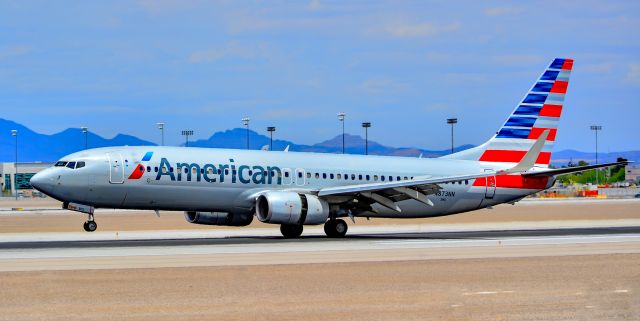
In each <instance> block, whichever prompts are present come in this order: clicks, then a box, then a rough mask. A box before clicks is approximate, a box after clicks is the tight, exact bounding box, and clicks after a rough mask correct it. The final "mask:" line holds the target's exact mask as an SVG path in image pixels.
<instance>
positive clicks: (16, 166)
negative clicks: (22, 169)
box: [11, 129, 18, 201]
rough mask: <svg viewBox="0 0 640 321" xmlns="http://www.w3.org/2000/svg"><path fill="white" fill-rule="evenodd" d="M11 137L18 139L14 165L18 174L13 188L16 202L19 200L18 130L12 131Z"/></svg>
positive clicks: (15, 176)
mask: <svg viewBox="0 0 640 321" xmlns="http://www.w3.org/2000/svg"><path fill="white" fill-rule="evenodd" d="M11 136H13V137H15V138H16V162H15V163H14V168H15V170H16V173H15V174H14V175H13V178H14V180H13V188H14V190H15V191H16V201H17V200H18V130H17V129H12V130H11Z"/></svg>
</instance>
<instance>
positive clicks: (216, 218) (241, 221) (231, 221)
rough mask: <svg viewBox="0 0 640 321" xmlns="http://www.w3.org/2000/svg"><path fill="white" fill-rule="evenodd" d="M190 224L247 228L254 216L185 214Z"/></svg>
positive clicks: (212, 213) (236, 213) (223, 213)
mask: <svg viewBox="0 0 640 321" xmlns="http://www.w3.org/2000/svg"><path fill="white" fill-rule="evenodd" d="M184 218H185V219H186V220H187V222H189V223H193V224H204V225H227V226H246V225H249V224H251V221H253V214H251V213H249V212H246V213H243V212H235V213H226V212H195V211H189V212H184Z"/></svg>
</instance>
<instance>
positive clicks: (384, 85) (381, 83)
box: [360, 79, 409, 94]
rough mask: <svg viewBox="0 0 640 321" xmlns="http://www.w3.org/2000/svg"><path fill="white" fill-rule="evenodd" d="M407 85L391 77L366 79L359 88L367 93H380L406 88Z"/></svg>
mask: <svg viewBox="0 0 640 321" xmlns="http://www.w3.org/2000/svg"><path fill="white" fill-rule="evenodd" d="M408 87H409V86H408V85H407V84H404V83H400V82H397V81H395V80H392V79H368V80H365V81H364V82H363V83H362V84H361V85H360V88H361V89H362V90H364V91H366V92H368V93H374V94H381V93H385V92H395V91H402V90H405V89H407V88H408Z"/></svg>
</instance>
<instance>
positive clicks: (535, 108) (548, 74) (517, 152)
mask: <svg viewBox="0 0 640 321" xmlns="http://www.w3.org/2000/svg"><path fill="white" fill-rule="evenodd" d="M572 67H573V59H563V58H556V59H554V60H553V62H552V63H551V65H549V67H548V68H547V69H546V70H545V71H544V73H543V74H542V75H541V76H540V78H539V79H538V81H536V83H535V84H534V85H533V86H532V87H531V89H530V90H529V92H528V93H527V94H526V95H525V97H524V98H523V99H522V101H521V102H520V103H519V104H518V106H517V107H516V108H515V110H514V111H513V113H511V115H510V116H509V118H508V119H507V121H506V122H505V123H504V125H503V126H502V127H501V128H500V130H499V131H498V132H497V134H496V135H495V136H494V137H493V138H492V139H491V140H489V141H488V142H487V143H486V144H485V146H484V151H483V152H482V154H481V155H480V158H479V160H480V161H485V162H506V163H517V162H519V161H520V160H521V159H522V158H523V157H524V155H525V154H526V153H527V151H528V150H529V149H530V148H531V146H532V145H533V143H534V142H535V140H536V139H537V138H538V137H539V136H540V134H542V132H544V131H545V130H547V129H549V130H550V132H549V136H548V137H547V140H546V142H545V145H544V147H543V149H542V152H541V153H540V156H539V157H538V159H537V160H536V164H538V165H545V166H548V165H549V161H550V159H551V148H552V147H553V142H554V141H555V139H556V134H557V129H558V121H559V120H560V115H561V114H562V105H563V102H564V96H565V94H566V93H567V86H568V84H569V75H570V73H571V68H572ZM452 156H453V155H452Z"/></svg>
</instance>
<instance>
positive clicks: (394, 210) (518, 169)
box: [31, 58, 620, 238]
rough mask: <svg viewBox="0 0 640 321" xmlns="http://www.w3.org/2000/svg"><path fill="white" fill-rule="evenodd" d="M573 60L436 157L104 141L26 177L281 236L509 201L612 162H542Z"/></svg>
mask: <svg viewBox="0 0 640 321" xmlns="http://www.w3.org/2000/svg"><path fill="white" fill-rule="evenodd" d="M572 66H573V60H572V59H562V58H557V59H554V60H553V62H552V63H551V64H550V65H549V67H548V68H547V69H546V70H545V71H544V72H543V73H542V75H541V76H540V77H539V79H538V80H537V81H536V82H535V83H534V85H533V86H532V87H531V89H530V90H529V92H528V93H527V94H526V95H525V96H524V98H523V99H522V101H521V102H520V103H519V104H518V105H517V106H516V108H515V109H514V111H513V112H512V113H511V115H510V116H509V118H508V119H507V121H506V122H505V123H504V125H503V126H502V127H501V128H500V129H499V130H498V132H497V133H496V134H495V135H494V136H493V137H492V138H491V139H489V141H487V142H486V143H484V144H482V145H480V146H478V147H475V148H471V149H468V150H465V151H462V152H459V153H454V154H451V155H447V156H444V157H440V158H431V159H430V158H409V157H390V156H364V155H343V154H321V153H298V152H287V151H283V152H277V151H249V150H235V149H212V148H184V147H146V146H145V147H109V148H96V149H89V150H84V151H81V152H77V153H73V154H71V155H67V156H65V157H63V158H62V159H60V161H58V162H57V163H56V164H55V165H54V166H53V167H51V168H48V169H45V170H43V171H41V172H40V173H38V174H36V175H35V176H34V177H33V178H32V179H31V185H33V187H35V188H36V189H38V190H39V191H41V192H43V193H45V194H47V195H49V196H51V197H53V198H55V199H57V200H60V201H62V202H63V207H64V208H66V209H69V210H74V211H79V212H83V213H86V214H88V220H87V222H85V224H84V229H85V230H86V231H88V232H91V231H95V230H96V228H97V224H96V222H95V221H94V216H93V213H94V209H95V208H122V209H149V210H155V211H156V213H158V211H160V210H179V211H184V212H185V218H186V220H187V221H188V222H190V223H195V224H209V225H230V226H246V225H249V224H250V223H251V222H252V220H253V217H254V216H255V217H257V218H258V220H260V221H261V222H264V223H270V224H280V230H281V232H282V235H283V236H284V237H286V238H294V237H299V236H300V235H301V234H302V230H303V226H304V225H319V224H324V230H325V232H326V234H327V236H329V237H342V236H345V234H346V232H347V224H346V222H345V221H344V220H342V219H340V218H344V217H350V218H351V219H353V218H354V217H366V218H369V217H386V218H420V217H435V216H443V215H451V214H457V213H463V212H468V211H473V210H477V209H482V208H486V207H490V206H494V205H497V204H502V203H514V202H516V201H518V200H520V199H522V198H524V197H525V196H527V195H530V194H533V193H537V192H539V191H541V190H544V189H547V188H549V187H551V186H552V185H553V183H554V182H555V180H556V177H557V176H558V175H562V174H567V173H571V172H577V171H583V170H587V169H593V168H599V167H605V166H611V165H617V164H620V163H611V164H600V165H590V166H582V167H573V168H562V169H550V168H549V160H550V158H551V148H552V146H553V142H554V140H555V138H556V130H557V126H558V121H559V119H560V114H561V112H562V105H563V101H564V96H565V93H566V90H567V85H568V81H569V74H570V72H571V68H572Z"/></svg>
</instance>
